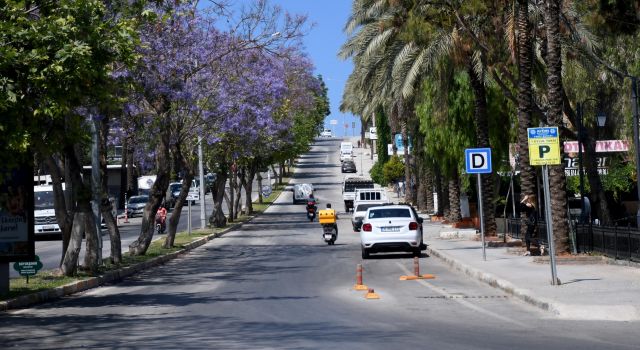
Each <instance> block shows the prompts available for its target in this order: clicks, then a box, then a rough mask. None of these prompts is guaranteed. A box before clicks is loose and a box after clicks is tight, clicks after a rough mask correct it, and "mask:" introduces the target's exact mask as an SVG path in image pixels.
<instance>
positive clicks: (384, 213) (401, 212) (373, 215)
mask: <svg viewBox="0 0 640 350" xmlns="http://www.w3.org/2000/svg"><path fill="white" fill-rule="evenodd" d="M410 217H411V211H410V210H409V209H404V208H384V209H375V210H370V211H369V219H380V218H410Z"/></svg>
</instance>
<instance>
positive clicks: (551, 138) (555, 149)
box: [527, 127, 561, 165]
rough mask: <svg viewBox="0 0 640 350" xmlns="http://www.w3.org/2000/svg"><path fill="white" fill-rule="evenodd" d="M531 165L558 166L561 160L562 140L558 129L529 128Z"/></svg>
mask: <svg viewBox="0 0 640 350" xmlns="http://www.w3.org/2000/svg"><path fill="white" fill-rule="evenodd" d="M527 134H528V136H529V138H528V141H529V164H531V165H557V164H560V163H561V159H560V140H559V138H558V128H557V127H545V128H528V129H527Z"/></svg>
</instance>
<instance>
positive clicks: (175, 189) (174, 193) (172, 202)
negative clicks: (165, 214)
mask: <svg viewBox="0 0 640 350" xmlns="http://www.w3.org/2000/svg"><path fill="white" fill-rule="evenodd" d="M199 183H200V181H198V180H195V179H194V180H193V181H192V182H191V187H189V194H192V195H194V196H195V197H199V196H200V187H199V186H198V185H199ZM180 191H182V182H172V183H170V184H169V187H168V188H167V194H166V197H165V201H166V204H167V208H174V207H175V206H176V203H177V202H178V197H180ZM195 203H196V201H195V200H193V201H191V204H195ZM183 204H188V203H187V201H186V200H185V202H184V203H183Z"/></svg>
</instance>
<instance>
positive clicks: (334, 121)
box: [329, 119, 338, 125]
mask: <svg viewBox="0 0 640 350" xmlns="http://www.w3.org/2000/svg"><path fill="white" fill-rule="evenodd" d="M329 124H331V125H338V120H337V119H331V121H330V122H329Z"/></svg>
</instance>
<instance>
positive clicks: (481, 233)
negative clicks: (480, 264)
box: [478, 174, 487, 261]
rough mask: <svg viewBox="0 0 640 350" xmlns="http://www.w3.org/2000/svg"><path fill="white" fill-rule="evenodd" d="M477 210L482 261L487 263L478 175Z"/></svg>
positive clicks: (480, 182) (480, 188)
mask: <svg viewBox="0 0 640 350" xmlns="http://www.w3.org/2000/svg"><path fill="white" fill-rule="evenodd" d="M478 208H479V209H480V236H481V237H482V260H484V261H487V252H486V248H485V243H484V211H483V210H482V179H481V178H480V174H478Z"/></svg>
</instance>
